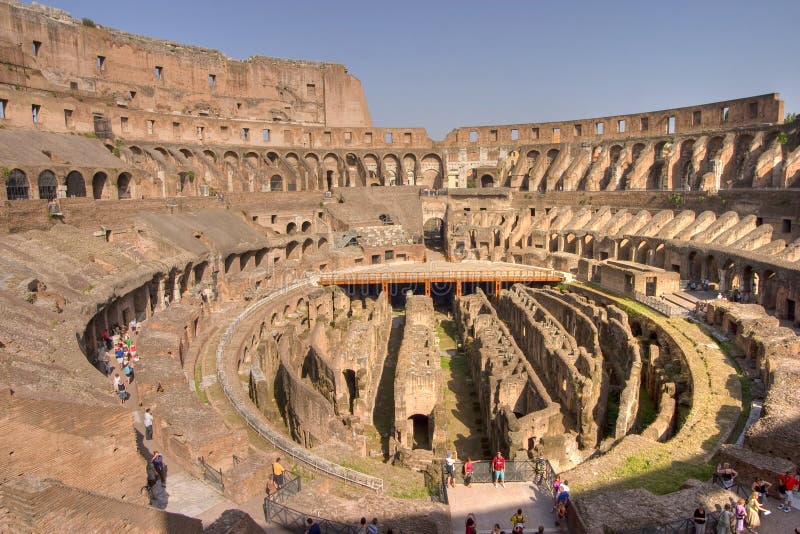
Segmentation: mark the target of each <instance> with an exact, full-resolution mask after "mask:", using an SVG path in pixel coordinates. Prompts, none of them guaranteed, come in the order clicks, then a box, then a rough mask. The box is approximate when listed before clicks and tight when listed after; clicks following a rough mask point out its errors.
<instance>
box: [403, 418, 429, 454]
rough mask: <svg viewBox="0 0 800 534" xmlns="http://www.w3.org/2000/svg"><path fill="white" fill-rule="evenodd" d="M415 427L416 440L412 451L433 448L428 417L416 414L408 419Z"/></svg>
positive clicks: (414, 439)
mask: <svg viewBox="0 0 800 534" xmlns="http://www.w3.org/2000/svg"><path fill="white" fill-rule="evenodd" d="M408 419H409V420H410V421H411V423H412V426H413V432H414V438H413V445H412V447H411V448H412V449H429V450H430V448H431V429H430V427H429V424H430V418H429V417H428V416H427V415H422V414H414V415H412V416H411V417H409V418H408Z"/></svg>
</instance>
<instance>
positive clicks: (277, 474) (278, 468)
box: [272, 456, 286, 489]
mask: <svg viewBox="0 0 800 534" xmlns="http://www.w3.org/2000/svg"><path fill="white" fill-rule="evenodd" d="M284 471H286V469H284V467H283V466H282V465H281V458H280V456H279V457H278V458H275V462H274V463H273V464H272V481H273V482H275V485H276V486H278V489H281V488H282V487H283V473H284Z"/></svg>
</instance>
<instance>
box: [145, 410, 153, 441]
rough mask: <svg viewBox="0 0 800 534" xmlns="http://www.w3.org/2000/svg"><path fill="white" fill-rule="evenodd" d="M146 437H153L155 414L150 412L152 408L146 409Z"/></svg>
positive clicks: (148, 438) (149, 438) (147, 438)
mask: <svg viewBox="0 0 800 534" xmlns="http://www.w3.org/2000/svg"><path fill="white" fill-rule="evenodd" d="M144 439H146V440H151V439H153V414H152V413H150V408H147V409H146V410H145V411H144Z"/></svg>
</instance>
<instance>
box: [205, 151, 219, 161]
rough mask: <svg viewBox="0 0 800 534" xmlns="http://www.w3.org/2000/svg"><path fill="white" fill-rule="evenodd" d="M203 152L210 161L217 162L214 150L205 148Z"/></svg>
mask: <svg viewBox="0 0 800 534" xmlns="http://www.w3.org/2000/svg"><path fill="white" fill-rule="evenodd" d="M203 154H204V155H205V156H206V157H207V158H208V159H210V160H211V161H213V162H214V163H216V162H217V153H216V152H214V151H213V150H209V149H205V150H203Z"/></svg>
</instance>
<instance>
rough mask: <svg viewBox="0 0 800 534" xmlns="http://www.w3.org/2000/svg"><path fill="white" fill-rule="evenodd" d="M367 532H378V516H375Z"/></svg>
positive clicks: (370, 533) (371, 533)
mask: <svg viewBox="0 0 800 534" xmlns="http://www.w3.org/2000/svg"><path fill="white" fill-rule="evenodd" d="M367 534H378V518H377V517H373V518H372V523H370V524H369V526H368V527H367Z"/></svg>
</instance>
